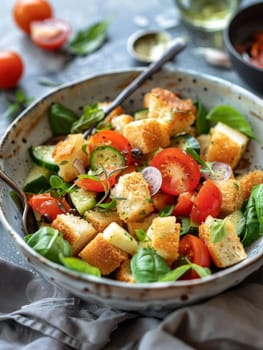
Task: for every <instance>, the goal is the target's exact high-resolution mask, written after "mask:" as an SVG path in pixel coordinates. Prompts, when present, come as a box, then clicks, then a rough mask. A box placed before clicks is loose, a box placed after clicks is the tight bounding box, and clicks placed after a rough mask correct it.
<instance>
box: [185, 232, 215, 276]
mask: <svg viewBox="0 0 263 350" xmlns="http://www.w3.org/2000/svg"><path fill="white" fill-rule="evenodd" d="M179 252H180V255H182V256H186V257H188V259H189V260H190V261H191V262H192V263H194V264H197V265H200V266H202V267H210V263H211V260H210V255H209V251H208V248H207V246H206V245H205V244H204V242H203V241H202V240H201V239H200V238H198V237H196V236H194V235H190V234H187V235H185V236H183V237H182V239H181V240H180V244H179ZM193 278H200V277H199V275H198V274H197V273H196V272H195V271H194V270H192V269H191V270H190V271H188V272H186V273H185V274H184V275H183V277H182V278H181V279H193Z"/></svg>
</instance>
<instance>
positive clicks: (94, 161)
mask: <svg viewBox="0 0 263 350" xmlns="http://www.w3.org/2000/svg"><path fill="white" fill-rule="evenodd" d="M124 165H125V158H124V156H123V155H122V154H121V152H119V151H118V150H117V149H116V148H114V147H111V146H99V147H97V148H95V150H94V151H92V152H91V155H90V168H91V169H92V170H98V169H100V168H102V167H103V168H104V169H106V170H115V169H118V168H121V167H123V166H124Z"/></svg>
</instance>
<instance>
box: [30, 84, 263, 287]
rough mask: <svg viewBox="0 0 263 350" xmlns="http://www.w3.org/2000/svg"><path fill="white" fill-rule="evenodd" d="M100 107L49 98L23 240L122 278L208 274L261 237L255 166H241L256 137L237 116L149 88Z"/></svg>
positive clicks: (69, 263)
mask: <svg viewBox="0 0 263 350" xmlns="http://www.w3.org/2000/svg"><path fill="white" fill-rule="evenodd" d="M106 105H107V103H103V102H98V103H94V104H93V105H89V106H86V107H85V108H84V111H83V114H82V115H80V116H79V115H77V114H76V113H75V112H74V111H72V110H70V109H69V108H68V107H66V106H64V105H61V104H53V105H52V106H51V107H50V111H49V122H50V127H51V130H52V132H53V135H54V138H52V139H51V140H49V141H48V142H47V143H45V144H41V145H34V146H32V147H31V148H30V150H29V151H30V154H31V156H32V159H33V164H34V165H33V167H32V169H31V170H30V172H29V174H28V176H27V179H26V181H25V185H24V191H25V192H26V193H27V195H28V202H29V204H30V206H31V207H32V209H33V211H34V213H35V217H36V221H37V223H38V230H37V231H36V232H35V233H33V234H27V235H26V237H25V240H26V242H27V243H28V245H29V246H31V247H32V248H33V249H34V250H36V251H37V252H38V253H40V254H42V255H43V256H45V257H46V258H48V259H50V260H52V261H53V262H55V263H58V264H61V265H63V266H65V267H66V268H69V269H72V270H76V271H78V272H81V273H86V274H90V275H95V276H103V277H106V278H111V279H115V280H118V281H123V282H129V283H145V282H161V281H176V280H178V279H194V278H205V277H206V276H208V275H210V274H211V273H214V272H216V271H218V270H219V269H222V268H226V267H229V266H232V265H234V264H237V263H239V262H240V261H242V260H244V259H246V257H247V253H246V250H245V247H246V246H248V245H250V244H251V243H252V242H254V241H255V240H256V239H257V238H258V237H259V236H261V235H262V234H263V171H261V170H253V171H249V172H247V173H245V174H244V173H242V174H241V173H239V175H238V171H237V170H238V167H239V166H240V163H241V162H242V157H243V155H244V153H245V151H246V149H247V146H248V144H249V141H250V139H251V138H255V137H254V134H253V131H252V130H251V127H250V125H249V123H248V122H247V120H246V119H245V117H244V116H243V115H241V114H240V113H239V111H237V110H236V109H235V108H233V107H231V106H226V105H219V106H215V107H214V108H213V109H211V110H208V111H207V110H206V109H205V108H204V106H203V105H202V104H201V103H200V102H199V101H193V100H191V99H183V98H181V97H180V96H179V95H177V94H176V93H175V92H172V91H169V90H166V89H162V88H158V87H156V88H154V89H152V90H151V91H149V92H148V93H147V94H146V95H145V96H144V101H143V105H142V108H141V109H140V110H138V111H137V112H136V113H134V114H133V115H130V114H129V111H124V110H123V108H122V107H121V106H119V107H118V108H116V109H115V110H114V111H113V112H112V113H111V114H110V115H109V116H107V117H106V118H105V119H104V108H105V106H106ZM94 125H96V127H94ZM87 130H89V132H87ZM90 130H92V132H90Z"/></svg>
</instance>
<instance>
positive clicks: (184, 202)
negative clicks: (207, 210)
mask: <svg viewBox="0 0 263 350" xmlns="http://www.w3.org/2000/svg"><path fill="white" fill-rule="evenodd" d="M194 197H195V194H194V193H193V192H183V193H180V194H179V196H178V198H177V203H176V205H175V207H174V210H173V215H174V216H189V215H190V213H191V210H192V207H193V203H194Z"/></svg>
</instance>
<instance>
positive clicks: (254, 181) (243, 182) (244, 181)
mask: <svg viewBox="0 0 263 350" xmlns="http://www.w3.org/2000/svg"><path fill="white" fill-rule="evenodd" d="M237 180H238V182H239V186H240V191H241V193H242V198H243V200H244V201H245V200H247V199H248V197H249V196H250V193H251V191H252V188H253V187H254V186H256V185H259V184H262V183H263V171H262V170H253V171H250V172H249V173H247V174H244V175H241V176H238V177H237Z"/></svg>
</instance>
